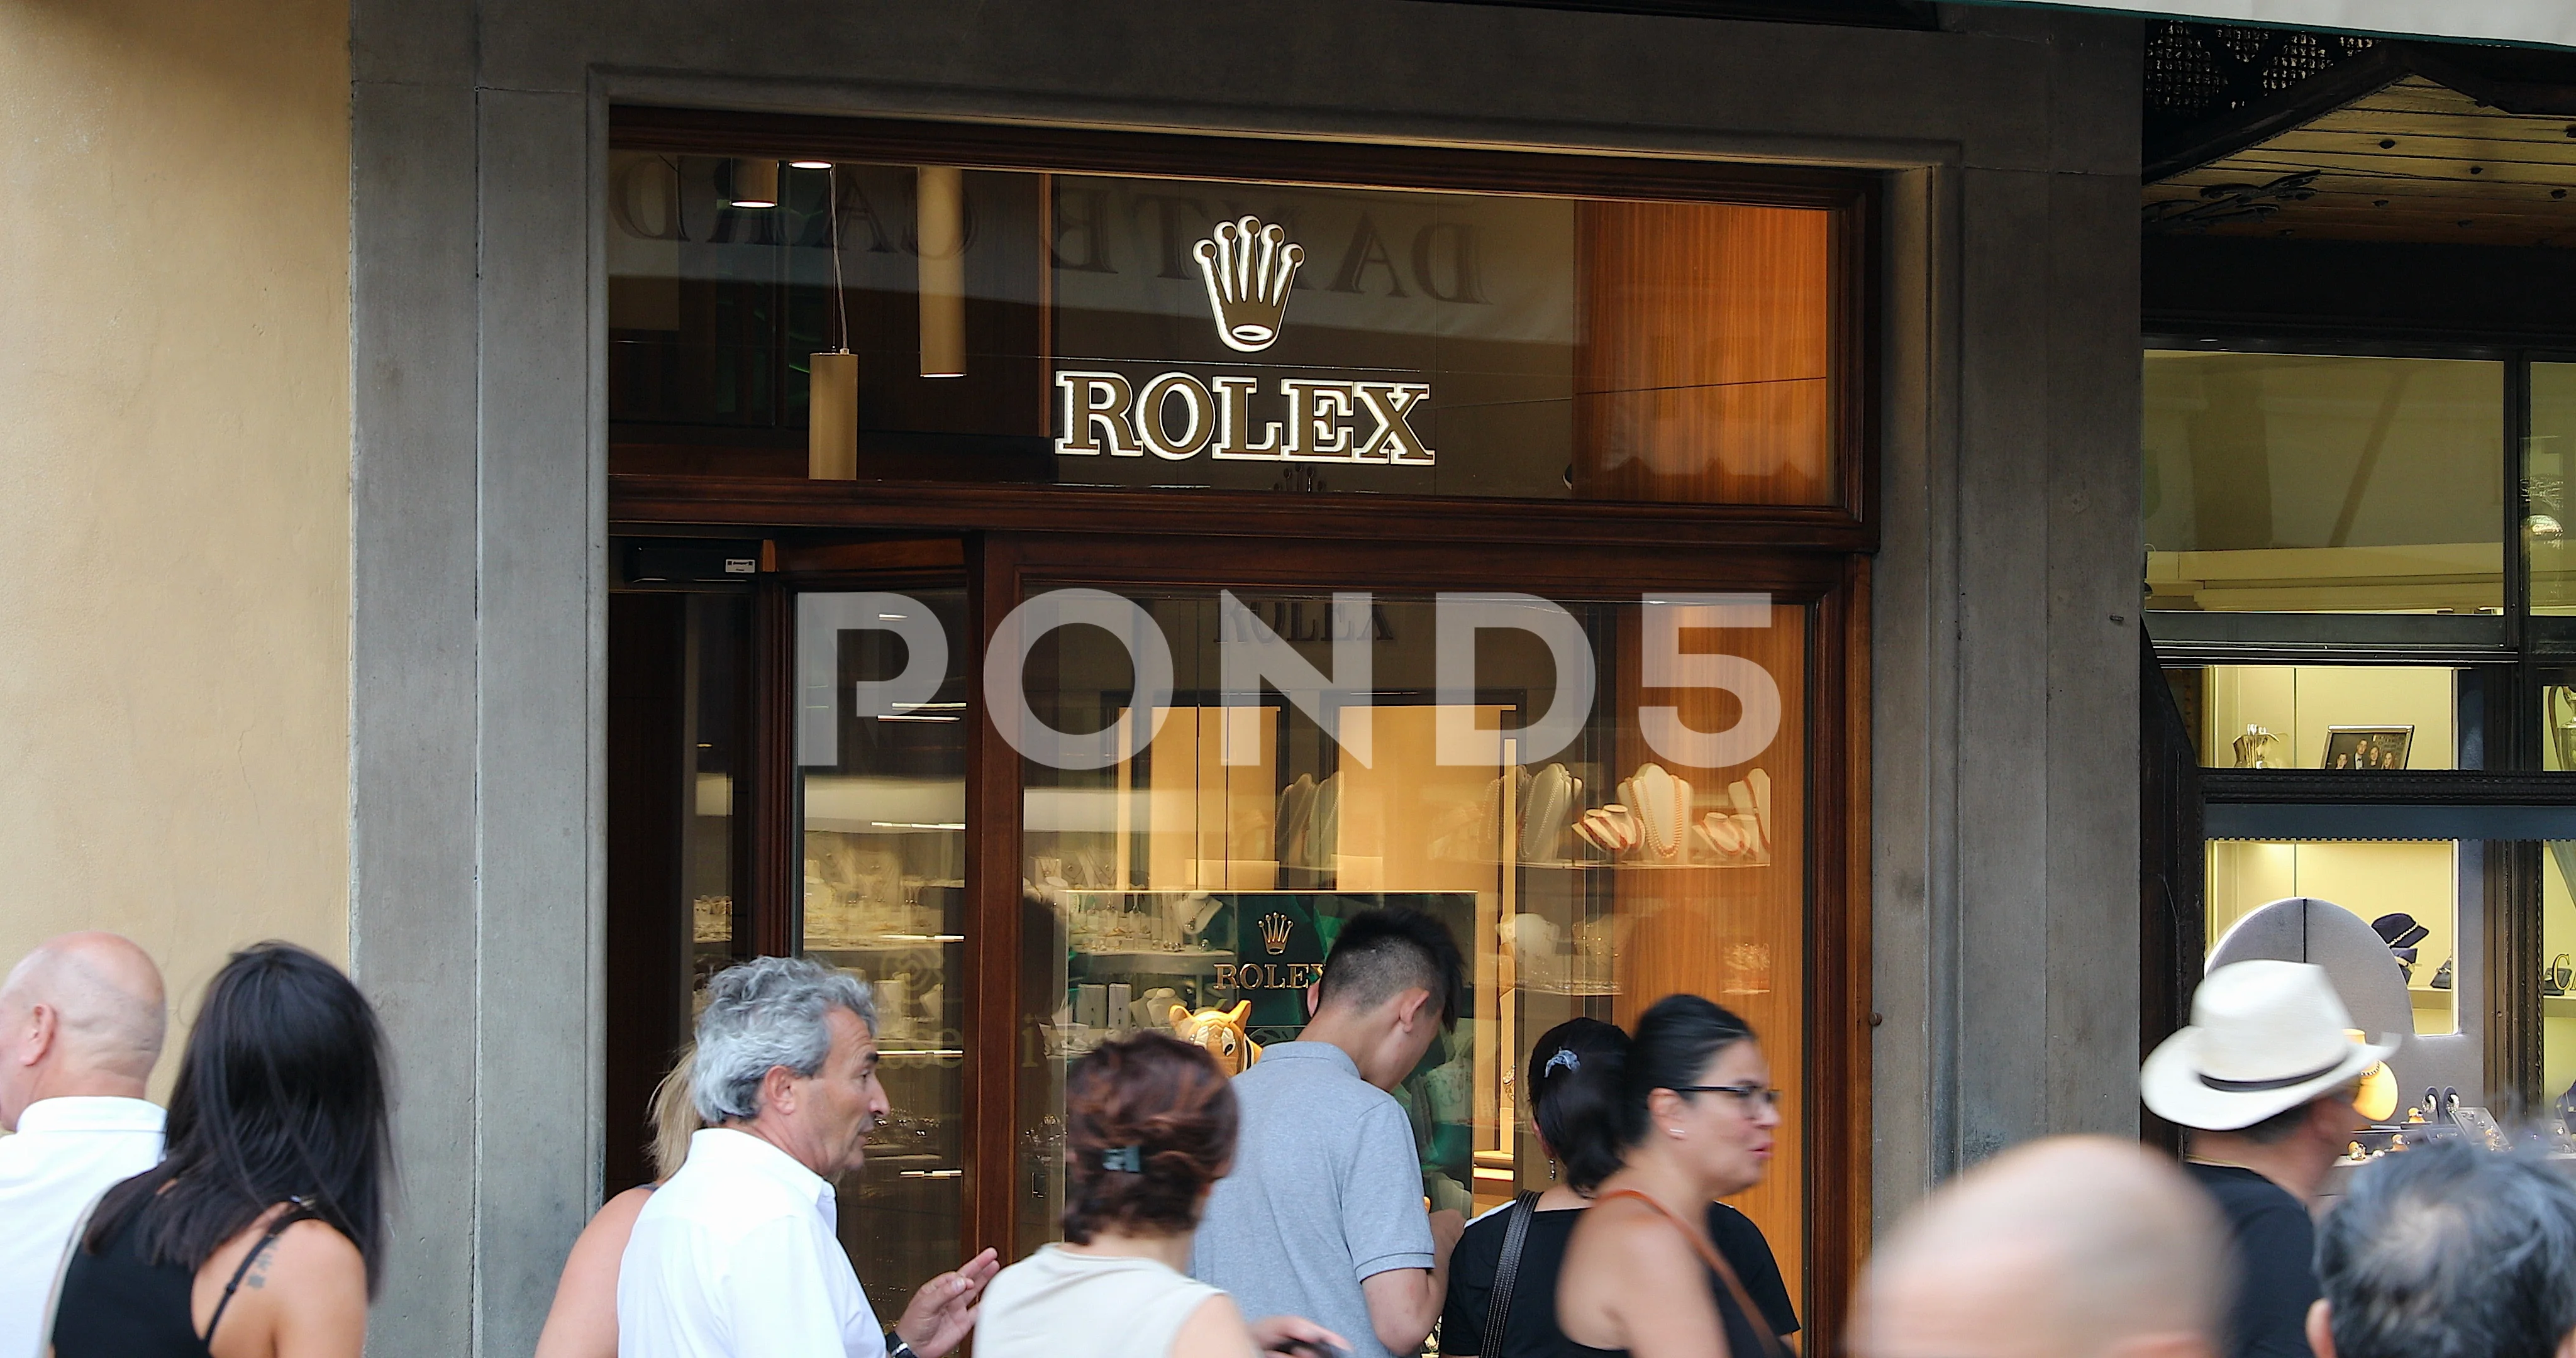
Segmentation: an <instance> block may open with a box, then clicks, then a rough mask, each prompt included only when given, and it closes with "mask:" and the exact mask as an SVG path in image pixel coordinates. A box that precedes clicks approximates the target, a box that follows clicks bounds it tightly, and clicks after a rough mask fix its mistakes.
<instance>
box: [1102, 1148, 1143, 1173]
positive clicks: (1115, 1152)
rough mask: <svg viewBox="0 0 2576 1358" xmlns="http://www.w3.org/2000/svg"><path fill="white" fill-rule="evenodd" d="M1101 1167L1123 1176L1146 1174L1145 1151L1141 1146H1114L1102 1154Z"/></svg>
mask: <svg viewBox="0 0 2576 1358" xmlns="http://www.w3.org/2000/svg"><path fill="white" fill-rule="evenodd" d="M1100 1167H1101V1168H1102V1169H1107V1170H1115V1171H1117V1172H1119V1173H1121V1174H1142V1173H1144V1172H1145V1151H1144V1148H1143V1147H1141V1146H1113V1147H1111V1148H1109V1149H1108V1150H1105V1151H1102V1152H1101V1153H1100Z"/></svg>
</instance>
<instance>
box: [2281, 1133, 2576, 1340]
mask: <svg viewBox="0 0 2576 1358" xmlns="http://www.w3.org/2000/svg"><path fill="white" fill-rule="evenodd" d="M2317 1278H2318V1282H2319V1283H2320V1284H2322V1286H2323V1287H2324V1290H2325V1296H2324V1297H2322V1298H2320V1299H2319V1300H2318V1301H2317V1304H2316V1305H2315V1306H2313V1307H2310V1308H2309V1310H2308V1345H2309V1347H2310V1348H2312V1349H2314V1350H2315V1352H2316V1356H2317V1358H2576V1183H2570V1182H2569V1180H2568V1178H2567V1176H2566V1174H2565V1173H2563V1172H2561V1171H2560V1170H2559V1169H2557V1168H2556V1167H2555V1166H2553V1165H2550V1164H2549V1163H2547V1162H2546V1161H2543V1160H2540V1159H2538V1158H2537V1157H2533V1156H2529V1155H2525V1154H2513V1155H2498V1154H2496V1153H2495V1152H2493V1151H2487V1150H2482V1149H2479V1148H2477V1147H2474V1146H2471V1145H2469V1144H2468V1143H2467V1142H2464V1141H2447V1142H2439V1143H2436V1144H2434V1145H2430V1146H2418V1147H2414V1148H2411V1149H2409V1150H2407V1151H2405V1152H2404V1153H2403V1154H2399V1155H2387V1156H2382V1157H2380V1158H2379V1159H2378V1160H2377V1161H2375V1162H2373V1163H2372V1164H2371V1165H2370V1166H2369V1167H2368V1168H2366V1169H2364V1170H2362V1171H2361V1172H2360V1173H2358V1174H2355V1175H2354V1176H2353V1182H2352V1191H2351V1192H2349V1193H2347V1194H2346V1195H2345V1196H2344V1199H2343V1201H2342V1203H2341V1204H2339V1205H2338V1206H2337V1207H2336V1208H2335V1209H2334V1211H2332V1212H2330V1213H2328V1214H2327V1215H2326V1219H2325V1224H2324V1225H2323V1226H2321V1227H2319V1228H2318V1232H2317Z"/></svg>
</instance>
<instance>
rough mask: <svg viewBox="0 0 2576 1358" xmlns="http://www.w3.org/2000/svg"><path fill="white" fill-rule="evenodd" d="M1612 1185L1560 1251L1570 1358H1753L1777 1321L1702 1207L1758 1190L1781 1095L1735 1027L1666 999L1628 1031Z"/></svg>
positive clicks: (1562, 1319) (1770, 1339)
mask: <svg viewBox="0 0 2576 1358" xmlns="http://www.w3.org/2000/svg"><path fill="white" fill-rule="evenodd" d="M1619 1086H1620V1088H1619V1101H1618V1105H1617V1107H1618V1131H1619V1142H1620V1148H1621V1149H1620V1157H1621V1163H1620V1168H1619V1172H1618V1173H1616V1174H1613V1175H1611V1176H1610V1177H1609V1178H1607V1179H1604V1180H1603V1181H1602V1182H1601V1187H1600V1190H1599V1191H1598V1192H1597V1193H1595V1194H1594V1195H1593V1204H1594V1205H1593V1207H1592V1210H1590V1211H1588V1212H1585V1213H1583V1216H1582V1220H1581V1221H1580V1222H1579V1223H1578V1224H1577V1225H1576V1226H1575V1228H1574V1237H1573V1239H1572V1241H1570V1242H1569V1243H1568V1244H1567V1246H1566V1252H1565V1267H1564V1270H1563V1271H1562V1273H1561V1274H1560V1275H1559V1277H1558V1279H1557V1293H1556V1305H1557V1323H1558V1324H1559V1325H1560V1326H1562V1327H1563V1328H1564V1331H1565V1337H1566V1340H1567V1341H1568V1344H1569V1345H1570V1346H1571V1348H1572V1349H1573V1350H1574V1351H1575V1352H1577V1353H1584V1352H1589V1353H1593V1354H1602V1353H1630V1354H1635V1355H1638V1358H1711V1356H1712V1355H1719V1356H1726V1355H1731V1356H1732V1358H1756V1356H1757V1355H1770V1354H1777V1353H1779V1352H1780V1351H1781V1344H1780V1340H1779V1338H1778V1335H1779V1330H1778V1329H1777V1328H1776V1327H1775V1326H1776V1318H1775V1320H1774V1321H1773V1323H1769V1324H1766V1323H1765V1321H1764V1315H1765V1308H1764V1307H1762V1305H1761V1304H1760V1303H1759V1302H1758V1301H1757V1300H1756V1299H1754V1298H1753V1297H1752V1296H1751V1295H1750V1292H1749V1290H1748V1289H1747V1287H1746V1286H1745V1280H1744V1279H1743V1278H1742V1277H1741V1276H1739V1272H1738V1270H1737V1269H1736V1267H1735V1266H1734V1264H1732V1263H1731V1262H1729V1261H1728V1259H1727V1258H1726V1257H1725V1256H1724V1255H1723V1254H1721V1253H1719V1252H1718V1249H1717V1247H1716V1245H1715V1244H1714V1243H1713V1242H1712V1241H1711V1239H1710V1237H1709V1227H1708V1211H1707V1209H1708V1205H1709V1204H1710V1203H1711V1202H1713V1201H1715V1200H1717V1199H1719V1198H1723V1197H1727V1196H1729V1195H1731V1194H1736V1193H1741V1192H1743V1191H1744V1190H1745V1189H1748V1188H1751V1187H1752V1186H1753V1185H1755V1184H1757V1183H1760V1182H1761V1181H1762V1175H1763V1172H1764V1171H1765V1170H1767V1169H1768V1168H1770V1164H1771V1142H1772V1133H1773V1131H1774V1129H1776V1128H1777V1127H1778V1126H1779V1125H1780V1108H1779V1098H1780V1091H1779V1090H1777V1089H1775V1088H1773V1087H1772V1085H1771V1065H1770V1063H1769V1062H1768V1061H1766V1060H1765V1059H1763V1055H1762V1044H1761V1043H1759V1042H1757V1041H1755V1040H1754V1036H1753V1029H1752V1028H1751V1027H1750V1026H1748V1025H1747V1024H1746V1023H1745V1022H1744V1020H1742V1019H1740V1018H1737V1017H1736V1016H1735V1015H1733V1014H1731V1013H1728V1012H1727V1011H1726V1010H1724V1009H1721V1008H1719V1007H1718V1006H1716V1005H1714V1004H1711V1003H1709V1002H1708V1001H1707V1000H1704V999H1701V998H1700V997H1699V996H1697V995H1668V996H1666V997H1664V998H1663V999H1660V1000H1657V1001H1656V1002H1655V1003H1654V1005H1653V1006H1652V1007H1651V1008H1649V1009H1647V1010H1646V1013H1645V1016H1644V1017H1642V1018H1640V1019H1638V1020H1637V1031H1636V1035H1635V1036H1634V1037H1632V1038H1631V1039H1630V1040H1629V1043H1628V1056H1627V1062H1626V1067H1625V1069H1624V1070H1623V1071H1622V1072H1621V1074H1620V1081H1619Z"/></svg>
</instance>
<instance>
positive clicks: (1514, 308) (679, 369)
mask: <svg viewBox="0 0 2576 1358" xmlns="http://www.w3.org/2000/svg"><path fill="white" fill-rule="evenodd" d="M729 163H730V162H729V160H728V159H727V158H726V157H722V156H701V155H674V154H664V153H660V152H644V151H631V150H626V151H616V152H613V153H612V154H611V157H610V165H609V203H608V207H609V211H608V214H607V215H608V222H609V230H608V234H609V248H608V272H609V284H608V312H609V337H608V338H609V345H608V348H609V361H608V387H609V394H608V405H609V418H610V421H611V430H610V445H611V458H612V461H613V464H614V465H615V466H616V467H617V468H618V469H620V470H633V471H664V472H680V473H715V472H732V473H750V474H769V475H802V474H803V471H804V468H805V462H804V450H805V434H804V430H805V426H806V422H807V406H808V402H809V373H810V367H811V360H810V355H812V354H813V353H815V352H817V351H824V350H830V349H833V348H834V347H836V341H837V339H838V336H839V329H838V327H839V318H840V316H841V314H842V313H843V311H844V310H846V313H847V317H848V341H849V347H850V349H851V350H852V351H853V352H855V353H856V354H857V355H858V356H859V368H860V372H861V374H862V376H861V378H860V381H859V392H858V405H859V411H858V422H859V446H858V475H859V476H860V477H861V478H862V479H902V480H936V481H952V480H972V481H1007V482H1027V483H1060V484H1069V485H1157V486H1200V487H1213V488H1228V489H1246V490H1269V489H1278V488H1286V489H1297V490H1322V491H1362V492H1380V493H1407V494H1441V495H1490V496H1510V497H1523V498H1542V499H1578V500H1636V501H1655V502H1683V503H1735V504H1798V505H1814V504H1832V503H1835V502H1837V501H1838V500H1839V498H1840V488H1839V483H1838V480H1837V477H1836V475H1835V437H1836V436H1835V419H1834V414H1833V399H1832V393H1831V392H1830V391H1829V387H1830V385H1831V377H1832V367H1833V363H1832V355H1833V351H1834V347H1833V335H1832V330H1833V317H1834V314H1835V297H1834V292H1835V282H1834V278H1833V273H1834V268H1833V261H1834V250H1833V241H1832V232H1833V229H1834V220H1833V214H1832V213H1831V212H1829V211H1826V210H1823V209H1817V208H1804V207H1767V206H1758V205H1751V204H1743V203H1702V202H1693V203H1655V202H1631V201H1617V200H1604V199H1578V198H1568V197H1548V196H1544V195H1536V194H1510V195H1475V194H1458V193H1425V192H1409V191H1402V190H1393V189H1381V188H1371V189H1343V188H1330V187H1322V186H1312V185H1306V186H1300V185H1288V184H1253V183H1231V182H1218V181H1208V180H1155V179H1141V178H1133V177H1126V176H1084V175H1045V174H1030V173H1017V172H1004V171H982V170H977V171H966V172H963V173H960V172H957V171H954V170H949V171H945V172H944V173H941V174H938V175H936V176H934V177H933V178H932V179H930V180H928V181H925V180H924V178H923V174H924V171H923V170H921V169H919V168H916V167H914V166H910V165H889V164H855V163H853V164H842V165H840V166H838V167H836V168H834V169H831V170H813V169H805V170H800V169H792V168H790V169H782V170H781V171H780V173H779V201H778V203H777V205H776V206H774V207H762V208H742V207H735V206H731V205H730V204H729V203H728V201H727V195H726V193H725V192H724V191H723V188H724V184H725V182H726V175H727V170H726V168H725V167H726V166H727V165H728V164H729ZM924 182H930V183H933V184H936V185H954V186H955V194H956V196H955V199H954V200H953V202H954V206H956V207H957V208H959V209H961V212H962V215H959V214H952V213H949V212H946V211H944V210H941V209H944V208H946V207H947V206H949V205H951V203H952V200H951V199H950V197H949V195H948V194H947V192H946V191H945V190H942V191H940V192H935V193H933V194H932V195H931V196H930V197H929V198H928V199H925V198H924V195H923V193H922V188H921V186H922V184H923V183H924ZM925 205H927V208H928V209H929V210H928V211H927V215H925ZM1247 219H1250V220H1253V221H1254V222H1255V224H1256V226H1257V227H1262V228H1276V229H1277V230H1278V231H1279V232H1280V236H1279V239H1278V241H1277V242H1276V245H1278V246H1281V247H1284V246H1287V245H1294V246H1296V247H1297V249H1298V251H1299V262H1298V263H1297V264H1296V265H1295V267H1294V268H1293V270H1292V271H1287V272H1284V273H1282V274H1281V275H1280V276H1278V277H1276V278H1272V279H1270V280H1269V281H1271V282H1275V283H1276V284H1277V286H1275V287H1268V286H1259V287H1256V286H1250V285H1249V283H1248V281H1247V280H1244V279H1238V278H1236V277H1235V276H1233V275H1231V274H1226V273H1225V272H1224V271H1223V270H1221V269H1218V268H1216V267H1215V265H1214V264H1213V263H1212V262H1211V263H1210V264H1208V265H1206V266H1204V267H1203V265H1202V262H1201V260H1200V258H1199V251H1200V249H1201V247H1202V246H1205V247H1207V249H1208V253H1209V257H1210V260H1211V261H1213V260H1215V259H1216V258H1217V256H1218V252H1219V250H1220V249H1221V243H1222V242H1224V241H1226V240H1227V239H1228V238H1229V237H1228V235H1227V233H1229V232H1234V231H1236V230H1238V224H1239V223H1241V222H1243V221H1245V220H1247ZM925 222H928V223H930V226H929V230H930V231H931V235H930V236H929V237H928V238H929V239H933V240H944V239H946V238H947V233H948V232H949V231H950V230H952V229H955V230H958V231H961V232H962V238H963V244H962V250H961V251H960V252H958V254H957V255H956V256H951V255H949V254H947V253H945V252H942V251H940V250H936V249H934V250H933V251H932V258H931V259H929V260H927V261H925V259H924V258H923V250H922V242H923V240H924V239H925V236H924V234H923V233H924V230H925V225H924V224H925ZM1256 234H1258V233H1256ZM836 239H837V241H838V247H837V253H838V264H839V268H838V270H837V273H836V271H835V268H834V258H835V245H834V241H835V240H836ZM1283 255H1284V251H1274V252H1273V254H1272V255H1268V256H1260V258H1263V259H1273V258H1277V257H1281V256H1283ZM1251 257H1252V256H1249V255H1248V256H1247V258H1251ZM926 265H929V266H936V267H930V268H928V270H927V272H925V267H926ZM931 276H935V277H936V278H937V279H938V282H937V283H936V284H935V285H934V287H935V291H936V292H937V293H938V294H939V296H938V298H937V299H936V303H937V304H936V305H934V306H932V307H930V308H928V309H925V307H924V304H923V297H922V293H921V288H922V285H923V279H924V278H925V277H931ZM836 277H837V279H838V283H837V285H836V283H835V279H836ZM836 286H837V287H838V288H839V292H838V293H837V294H836V293H835V291H834V289H835V287H836ZM931 321H935V322H936V323H935V324H930V323H928V322H931ZM934 333H935V334H936V335H937V336H938V338H937V339H936V340H935V341H931V343H932V344H933V347H934V348H936V349H938V350H939V351H940V352H939V353H937V354H930V355H925V354H924V353H923V352H922V346H923V344H924V343H925V341H924V338H923V337H924V335H926V334H934ZM951 351H955V352H951ZM934 370H937V371H939V372H942V373H949V372H951V371H952V370H953V373H954V375H948V376H938V377H930V376H924V374H928V373H931V372H933V371H934ZM1166 378H1169V379H1171V380H1168V381H1166V380H1162V379H1166Z"/></svg>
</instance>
